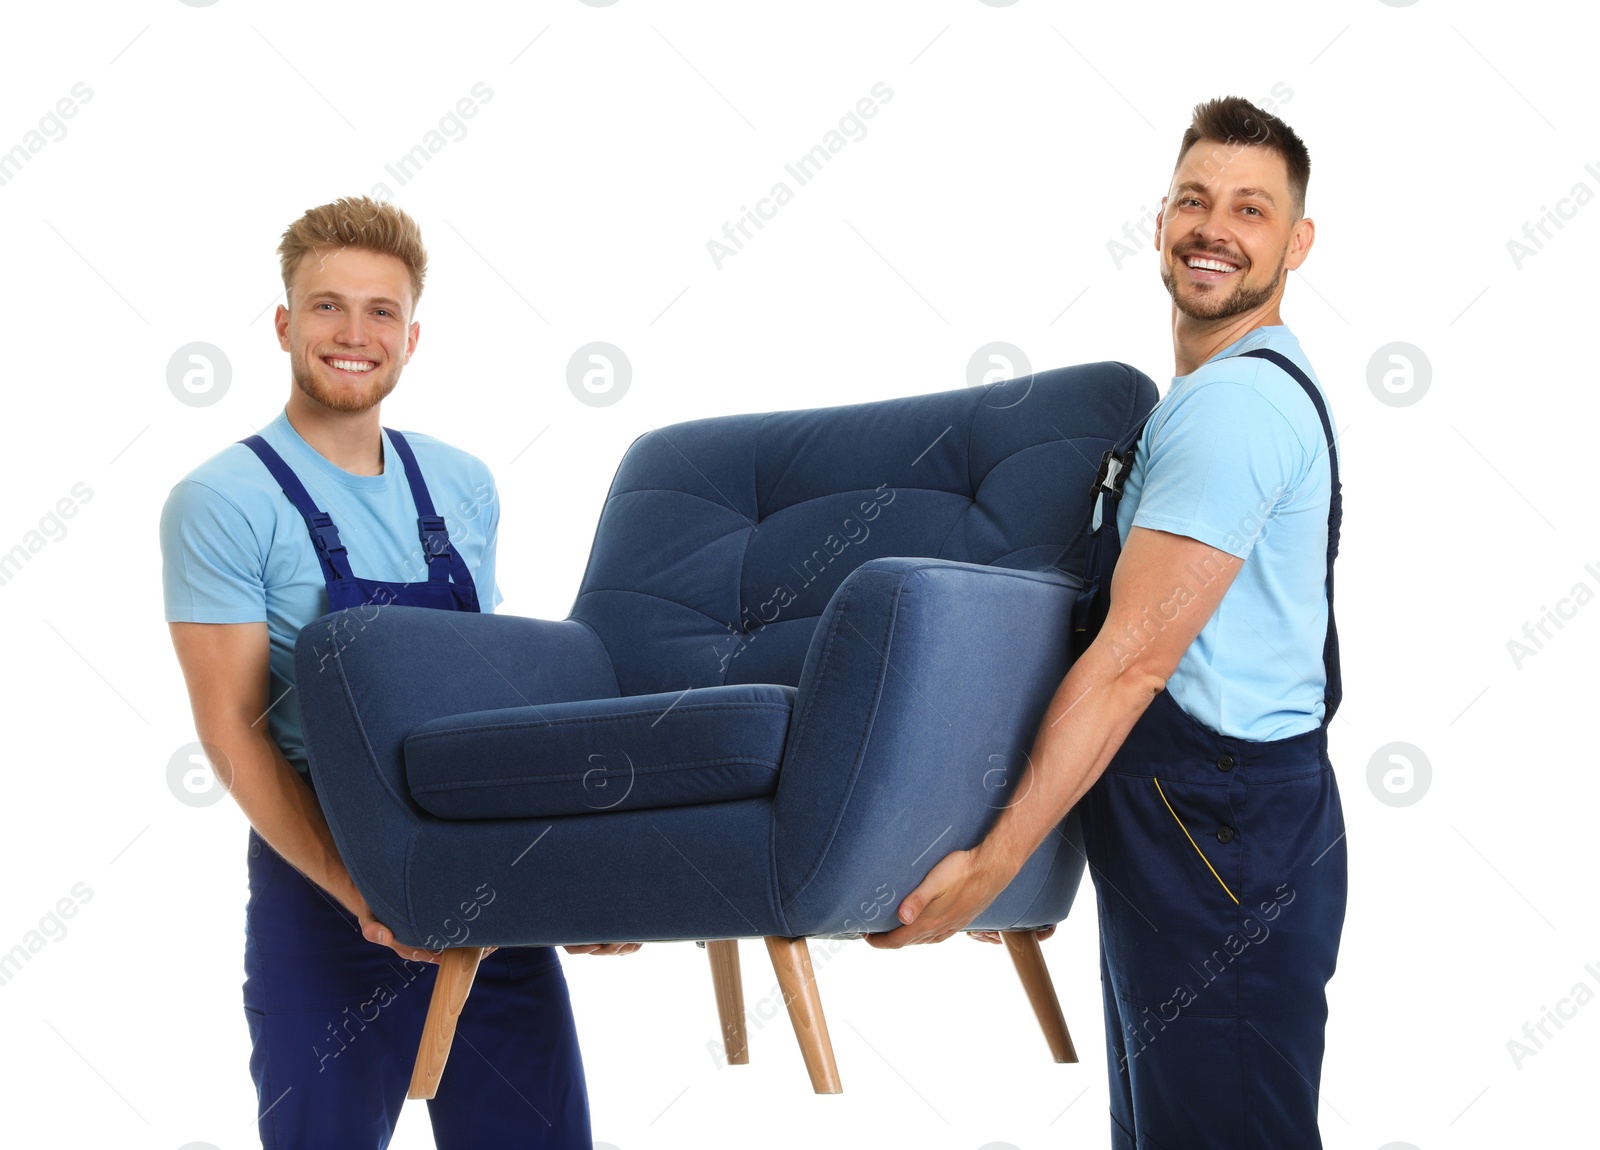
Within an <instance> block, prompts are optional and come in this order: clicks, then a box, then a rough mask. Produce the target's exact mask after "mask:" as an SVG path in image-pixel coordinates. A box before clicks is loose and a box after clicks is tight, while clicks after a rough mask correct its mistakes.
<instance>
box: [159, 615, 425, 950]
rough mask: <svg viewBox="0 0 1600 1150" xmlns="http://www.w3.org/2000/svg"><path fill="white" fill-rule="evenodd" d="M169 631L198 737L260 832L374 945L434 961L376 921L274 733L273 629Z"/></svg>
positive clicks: (231, 626) (197, 626) (205, 626)
mask: <svg viewBox="0 0 1600 1150" xmlns="http://www.w3.org/2000/svg"><path fill="white" fill-rule="evenodd" d="M168 626H169V628H170V629H171V631H172V645H173V647H174V649H175V650H176V651H177V653H178V665H179V666H180V667H181V668H182V670H183V678H184V682H185V683H186V684H187V685H188V688H189V704H190V707H191V708H192V710H193V711H194V723H195V731H196V733H197V734H198V735H199V736H200V741H201V743H203V744H205V746H206V748H207V753H208V755H209V756H210V757H211V759H212V765H213V767H214V768H215V769H216V770H217V773H218V776H219V779H218V781H219V782H221V783H222V784H223V785H224V786H225V787H226V788H227V789H228V793H229V794H231V795H232V796H233V799H234V801H235V802H237V803H238V804H239V809H240V810H242V811H244V814H245V817H246V818H248V819H249V820H250V824H251V825H252V826H254V827H255V829H256V833H257V834H259V835H260V836H261V837H262V838H263V839H265V840H266V841H267V844H268V845H269V846H271V847H272V849H273V850H275V851H277V852H278V853H279V854H280V855H282V856H283V857H284V859H286V860H287V861H288V862H289V864H290V865H291V866H293V867H294V868H295V869H296V870H298V871H300V873H302V874H304V875H305V876H306V877H307V878H309V879H310V880H311V881H312V882H314V883H316V884H317V885H318V886H319V887H321V888H322V889H323V890H324V891H326V892H328V894H329V895H330V896H331V897H332V898H333V899H335V900H337V901H338V902H339V903H340V904H341V905H342V906H344V908H345V909H346V910H348V911H349V912H350V913H351V914H353V915H355V916H356V918H357V919H358V920H359V921H360V923H361V926H362V933H363V934H364V935H366V937H367V938H369V939H371V940H372V941H374V942H380V943H384V944H386V945H390V946H393V947H394V949H395V950H396V951H397V952H398V953H400V954H401V955H403V956H405V957H406V958H416V959H422V960H424V961H427V960H428V959H430V958H431V957H432V956H431V955H430V952H428V951H425V950H417V949H414V948H412V947H408V946H400V945H398V944H396V943H395V942H394V941H393V939H394V936H393V935H392V934H390V933H389V932H388V930H387V928H385V927H383V924H381V923H378V922H376V920H375V919H374V917H373V914H372V910H371V908H370V907H368V906H367V903H366V900H365V899H364V898H362V897H361V893H360V891H358V890H357V889H356V886H355V883H354V882H352V881H351V879H350V872H349V871H348V870H347V869H346V868H345V865H344V861H343V860H342V859H341V858H340V857H339V851H338V848H337V847H336V846H334V842H333V834H332V832H331V831H330V830H329V829H328V822H327V819H325V818H324V817H323V814H322V808H321V806H319V805H318V803H317V797H316V795H315V794H314V793H313V792H312V790H311V788H310V787H308V786H307V785H306V784H305V783H304V782H303V781H301V779H300V777H299V775H298V773H297V772H296V771H295V769H294V768H293V767H291V766H290V765H289V761H288V760H287V759H285V758H284V757H283V752H282V751H281V750H280V749H279V748H278V745H277V743H275V742H274V741H273V740H272V737H271V735H270V734H269V733H268V729H267V715H266V712H267V708H268V705H269V700H268V698H267V691H268V678H269V676H268V640H267V625H266V624H265V623H170V624H168ZM369 924H370V926H369Z"/></svg>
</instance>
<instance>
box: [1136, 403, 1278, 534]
mask: <svg viewBox="0 0 1600 1150" xmlns="http://www.w3.org/2000/svg"><path fill="white" fill-rule="evenodd" d="M1145 438H1146V439H1147V440H1148V441H1149V442H1148V447H1149V456H1148V459H1147V461H1146V463H1145V470H1144V484H1143V487H1142V489H1141V491H1140V494H1139V506H1138V509H1137V511H1136V512H1135V513H1134V516H1133V522H1132V526H1134V527H1148V528H1153V529H1155V530H1157V531H1170V532H1172V533H1173V534H1175V535H1186V536H1188V537H1190V538H1192V539H1198V540H1199V541H1200V542H1202V543H1207V544H1210V545H1211V546H1212V547H1215V548H1217V549H1218V550H1219V551H1225V552H1227V553H1228V554H1229V555H1233V556H1236V557H1238V558H1240V559H1244V558H1247V557H1248V556H1249V554H1250V551H1251V549H1252V548H1253V547H1254V546H1255V543H1256V540H1257V539H1258V538H1259V537H1260V535H1261V533H1262V529H1263V528H1264V526H1265V525H1266V523H1267V521H1268V520H1269V519H1270V518H1271V516H1272V514H1273V513H1274V511H1275V509H1276V508H1277V506H1278V504H1279V502H1280V501H1282V500H1283V499H1284V498H1285V496H1286V493H1287V492H1289V491H1291V490H1292V488H1293V486H1294V483H1295V476H1296V475H1298V474H1299V473H1300V470H1301V462H1300V456H1301V455H1302V454H1303V452H1302V450H1301V447H1300V443H1299V439H1298V438H1297V436H1296V435H1295V432H1294V429H1293V427H1292V426H1291V425H1290V424H1289V422H1288V421H1287V420H1286V419H1285V418H1284V417H1283V414H1282V413H1281V412H1280V411H1279V410H1278V409H1277V408H1276V407H1274V406H1273V405H1272V403H1271V402H1269V401H1268V400H1267V399H1266V398H1265V397H1264V396H1262V395H1261V394H1260V393H1259V392H1257V391H1256V390H1255V389H1254V388H1252V387H1250V386H1247V385H1244V384H1235V383H1228V382H1217V383H1211V384H1207V385H1206V386H1204V387H1200V388H1196V389H1195V391H1194V392H1193V393H1191V394H1189V395H1186V396H1184V397H1183V401H1182V403H1180V404H1178V405H1176V406H1175V407H1174V408H1173V410H1172V412H1171V413H1170V414H1169V415H1168V416H1167V418H1166V419H1165V420H1163V422H1162V424H1161V426H1160V429H1159V431H1158V432H1157V433H1156V434H1155V435H1154V436H1153V437H1152V436H1151V435H1150V433H1149V429H1146V434H1145Z"/></svg>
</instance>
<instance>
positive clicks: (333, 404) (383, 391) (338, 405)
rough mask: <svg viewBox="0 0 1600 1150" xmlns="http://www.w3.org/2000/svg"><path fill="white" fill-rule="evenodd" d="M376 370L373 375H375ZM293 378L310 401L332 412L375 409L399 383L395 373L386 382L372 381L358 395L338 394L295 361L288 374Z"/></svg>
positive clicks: (380, 380)
mask: <svg viewBox="0 0 1600 1150" xmlns="http://www.w3.org/2000/svg"><path fill="white" fill-rule="evenodd" d="M377 370H378V369H376V368H374V369H373V373H374V374H376V373H377ZM290 374H291V375H292V376H293V377H294V385H295V386H296V387H298V388H299V389H300V391H301V392H302V393H303V394H305V395H306V396H307V397H308V398H310V399H311V400H312V401H314V402H316V403H319V404H321V405H322V406H323V407H326V408H329V409H330V410H332V411H345V412H361V411H368V410H370V409H371V408H374V407H376V406H377V405H378V404H380V403H382V402H383V401H384V399H386V398H387V397H388V395H389V393H390V392H391V391H393V390H394V389H395V385H396V384H397V383H399V382H400V374H399V372H396V373H395V374H394V375H393V376H392V377H391V378H389V379H388V380H387V381H385V380H383V379H382V378H379V379H375V380H373V381H372V382H371V383H370V384H369V385H368V386H367V387H366V389H365V390H364V391H362V392H361V393H359V394H351V393H349V392H344V393H339V392H334V391H331V390H329V389H328V388H326V387H324V386H323V384H322V382H321V381H320V380H318V379H317V377H316V376H315V375H313V374H312V372H311V370H310V369H309V368H307V367H305V366H304V365H303V364H301V363H299V362H298V361H296V363H295V365H294V370H293V371H292V372H291V373H290Z"/></svg>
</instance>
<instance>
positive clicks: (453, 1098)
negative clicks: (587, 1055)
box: [161, 197, 637, 1150]
mask: <svg viewBox="0 0 1600 1150" xmlns="http://www.w3.org/2000/svg"><path fill="white" fill-rule="evenodd" d="M278 254H279V257H280V261H281V267H282V274H283V282H284V289H285V292H286V299H285V303H284V304H283V305H281V306H279V308H278V309H277V314H276V318H275V326H276V330H277V335H278V343H279V346H280V347H282V348H283V350H284V351H285V352H287V353H288V355H289V370H290V376H291V380H292V385H291V387H290V390H289V399H288V403H287V405H286V406H285V408H284V410H283V411H282V412H281V413H280V414H279V415H278V416H277V418H275V419H274V420H272V421H271V422H270V423H268V424H267V425H266V426H265V427H263V428H262V429H261V430H260V432H259V433H258V434H257V435H253V436H250V437H249V438H247V439H245V440H242V441H240V442H239V443H235V444H232V445H230V446H229V447H226V448H224V449H223V450H222V451H221V452H219V453H217V454H216V455H214V456H212V457H211V458H210V459H208V460H206V461H205V462H204V463H202V464H201V465H200V466H198V467H196V468H195V469H194V470H193V471H191V472H190V473H189V474H188V475H187V476H186V477H185V478H184V479H183V480H181V481H180V482H179V483H178V484H177V485H176V486H174V487H173V489H172V492H171V494H170V495H169V496H168V498H167V502H166V506H165V507H164V508H163V510H162V515H161V546H162V558H163V585H164V590H165V599H166V618H167V621H168V622H169V624H170V627H171V632H172V641H173V646H174V647H175V648H176V651H177V655H178V662H179V665H180V666H181V668H182V670H183V675H184V679H185V682H186V683H187V685H188V690H189V698H190V703H191V705H192V707H193V710H194V716H195V726H196V729H197V731H198V733H199V736H200V739H201V742H202V744H203V745H204V746H205V747H206V748H207V753H208V757H209V758H210V759H211V761H212V764H213V767H214V768H215V770H216V771H217V774H218V776H219V779H220V781H221V782H222V784H223V785H224V786H226V787H227V788H228V790H229V793H230V794H231V795H232V796H233V798H234V799H235V801H237V802H238V804H239V807H240V809H241V810H243V811H244V813H245V816H246V817H247V818H248V819H249V821H250V824H251V830H250V835H249V848H248V855H249V862H248V867H249V886H250V899H249V904H248V908H247V910H246V917H245V932H246V933H245V983H244V1006H245V1016H246V1019H247V1021H248V1024H249V1030H250V1039H251V1045H252V1052H251V1058H250V1070H251V1075H252V1077H253V1078H254V1079H255V1084H256V1090H257V1096H258V1127H259V1130H260V1134H261V1140H262V1143H263V1145H264V1146H266V1147H268V1148H274V1147H284V1148H290V1147H292V1148H294V1150H309V1148H313V1147H332V1148H337V1150H358V1148H365V1147H374V1148H378V1147H383V1146H386V1145H388V1142H389V1139H390V1137H391V1135H392V1134H393V1131H394V1126H395V1123H396V1121H397V1120H398V1118H399V1113H400V1108H401V1105H402V1103H403V1102H404V1100H405V1096H406V1088H407V1083H408V1080H409V1078H410V1074H411V1067H412V1060H413V1058H414V1057H415V1054H416V1051H417V1045H418V1041H419V1038H420V1036H421V1032H422V1023H423V1019H424V1017H425V1015H426V1013H427V1008H428V1003H429V999H430V997H431V995H432V987H433V981H434V976H435V974H436V972H437V969H438V968H437V964H436V952H435V951H429V950H417V949H415V948H412V947H409V946H404V945H401V944H400V943H398V942H396V941H395V940H394V938H393V936H392V935H391V934H390V932H389V930H388V928H387V927H385V926H384V924H383V923H381V922H379V921H378V920H377V918H376V917H375V916H374V914H373V913H372V910H371V909H370V908H369V907H368V905H367V903H366V901H365V900H364V899H363V898H362V895H361V893H360V891H359V890H358V889H357V888H356V886H355V883H354V882H353V881H352V880H351V877H350V874H349V872H348V871H347V870H346V869H345V865H344V863H343V861H342V860H341V859H340V857H339V853H338V850H337V848H336V847H335V845H334V841H333V837H332V834H331V832H330V831H329V828H328V824H327V821H326V820H325V818H324V817H323V813H322V809H321V807H320V806H319V805H318V802H317V797H316V794H315V792H314V790H313V786H312V779H311V776H310V774H309V772H308V768H307V763H306V754H305V748H304V743H303V740H302V738H301V731H300V718H299V707H298V705H297V699H296V694H295V689H294V688H295V664H294V647H295V640H296V638H297V637H298V635H299V633H300V629H301V628H302V627H303V626H304V625H305V624H307V623H309V622H310V621H311V620H313V619H315V618H317V617H318V616H321V615H324V614H326V613H327V612H328V611H330V610H339V609H341V608H349V607H356V606H360V607H362V608H363V609H365V610H381V609H382V607H383V606H384V605H387V604H390V603H394V604H401V605H411V606H422V607H432V608H438V609H441V610H458V611H478V610H490V611H492V610H493V609H494V607H495V606H496V605H497V604H498V603H499V602H500V599H501V596H500V593H499V590H498V588H497V587H496V585H495V579H494V562H495V533H496V528H497V526H498V523H499V513H500V504H499V499H498V496H497V493H496V490H495V485H494V479H493V477H492V476H491V475H490V473H489V469H488V468H487V467H486V466H485V465H484V464H483V463H482V461H480V460H478V459H476V458H475V457H473V456H472V455H469V454H468V453H466V452H465V451H461V450H460V449H458V448H455V447H451V446H450V445H449V444H446V443H443V442H441V441H440V440H438V439H435V438H433V437H432V436H428V435H423V434H421V433H418V432H405V433H403V434H402V433H400V432H397V431H394V430H392V429H389V428H384V427H382V426H381V425H380V424H379V415H378V412H379V405H380V404H381V403H382V401H383V399H384V397H385V396H387V395H388V394H389V393H390V392H391V391H393V390H394V387H395V385H396V384H397V383H398V382H399V380H400V373H401V370H402V369H403V368H404V367H405V365H406V364H407V363H408V362H409V361H410V359H411V356H412V354H413V353H414V352H415V351H416V347H417V338H418V334H419V332H420V325H418V324H417V323H416V321H415V320H414V319H413V318H412V316H413V314H414V312H415V309H416V305H417V300H418V298H419V297H420V296H421V294H422V285H423V279H424V276H425V274H426V271H427V254H426V252H425V250H424V248H423V245H422V236H421V233H420V231H419V229H418V228H417V225H416V223H415V222H414V221H413V220H412V219H411V218H410V217H409V216H407V215H406V213H405V212H403V211H401V210H400V209H398V208H396V207H394V206H393V205H390V204H386V203H379V202H375V201H373V200H370V199H367V198H365V197H362V198H357V199H340V200H337V201H335V202H334V203H330V204H324V205H322V206H320V207H316V208H312V209H311V210H310V211H308V212H306V213H305V215H304V216H302V217H301V218H300V219H298V220H296V221H295V222H294V223H293V224H291V225H290V226H289V228H288V230H287V231H285V232H284V234H283V239H282V243H281V244H280V245H279V248H278ZM435 508H437V509H438V510H439V511H440V512H442V515H440V514H435ZM418 657H419V658H426V652H418ZM263 720H265V722H264V723H263ZM473 898H474V900H475V901H476V902H477V903H479V904H481V906H479V907H478V910H477V911H475V912H474V914H473V915H472V917H475V916H476V913H478V912H480V911H482V912H485V913H492V911H484V908H486V907H488V906H489V904H490V903H491V902H492V899H493V892H492V891H483V890H480V891H478V892H475V893H474V894H473ZM463 917H468V916H467V915H465V914H464V916H463ZM440 929H441V932H444V931H446V930H447V929H448V928H447V927H445V926H444V925H443V924H441V927H440ZM462 941H463V939H461V938H459V937H449V938H445V937H441V938H439V939H438V945H440V946H443V945H446V944H449V945H460V943H461V942H462ZM430 945H432V942H431V940H430ZM568 949H569V950H573V951H575V952H576V951H585V952H589V953H609V954H617V953H627V952H628V951H630V950H633V949H637V947H636V946H635V945H634V944H613V945H611V946H608V947H577V948H568ZM455 1052H456V1053H455V1056H454V1057H453V1058H452V1059H451V1060H450V1062H449V1064H448V1066H447V1067H446V1070H445V1074H444V1077H443V1079H442V1081H441V1082H440V1084H439V1088H438V1092H437V1095H436V1097H434V1098H433V1099H432V1100H430V1101H429V1103H428V1106H429V1117H430V1119H431V1120H432V1124H433V1130H434V1137H435V1141H436V1144H437V1145H438V1146H440V1147H441V1148H445V1150H457V1148H458V1150H469V1148H470V1150H480V1148H482V1147H490V1146H493V1147H497V1148H509V1147H547V1148H556V1147H560V1148H562V1150H570V1148H579V1147H581V1148H582V1150H588V1148H589V1146H590V1145H591V1138H590V1129H589V1111H588V1094H587V1090H586V1087H585V1081H584V1073H583V1063H582V1060H581V1057H580V1054H579V1049H578V1038H577V1033H576V1031H575V1029H574V1026H573V1020H572V1010H571V1005H570V1003H569V1000H568V995H567V986H566V980H565V977H564V975H563V974H562V971H561V964H560V962H559V960H558V958H557V956H556V953H555V950H554V949H553V948H549V947H534V948H502V949H500V950H497V951H495V952H494V953H492V954H491V955H489V957H488V958H486V959H485V960H484V962H483V963H482V965H481V966H480V967H479V969H478V973H477V978H476V981H475V984H474V988H473V992H472V995H471V997H470V999H469V1000H468V1002H467V1004H466V1008H465V1010H464V1011H463V1013H462V1015H461V1018H460V1022H459V1029H458V1032H457V1041H456V1043H455Z"/></svg>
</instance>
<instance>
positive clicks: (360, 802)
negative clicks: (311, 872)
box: [295, 606, 618, 929]
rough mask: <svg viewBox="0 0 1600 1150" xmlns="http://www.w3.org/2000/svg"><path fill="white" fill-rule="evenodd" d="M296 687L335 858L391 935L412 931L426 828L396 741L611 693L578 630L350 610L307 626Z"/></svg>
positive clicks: (591, 639)
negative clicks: (469, 716) (470, 720)
mask: <svg viewBox="0 0 1600 1150" xmlns="http://www.w3.org/2000/svg"><path fill="white" fill-rule="evenodd" d="M295 678H296V689H297V691H298V694H299V699H300V716H301V724H302V727H303V729H304V734H305V748H306V758H307V761H308V762H309V764H310V768H311V780H312V783H313V785H314V786H315V787H316V790H317V795H318V798H319V800H320V801H321V803H322V809H323V811H324V813H325V814H326V815H327V818H328V825H329V827H330V828H331V829H332V831H333V838H334V842H335V844H336V845H337V846H338V848H339V855H340V857H341V858H343V860H344V862H345V865H346V866H347V867H348V868H349V870H350V875H351V878H352V879H353V880H354V881H355V884H356V888H357V889H358V890H360V891H361V894H362V896H363V897H364V898H365V899H366V900H367V902H368V903H369V904H371V906H372V908H373V910H374V912H375V913H377V914H378V915H379V917H381V918H385V921H387V922H389V923H390V924H391V925H392V926H393V925H396V924H398V923H404V922H407V921H409V918H410V916H409V914H407V913H405V911H404V908H405V892H404V875H405V874H406V870H407V868H406V865H405V863H406V854H407V851H408V850H409V847H410V843H411V840H412V838H413V837H414V836H415V834H416V832H417V830H418V828H419V827H420V826H421V825H422V823H423V822H424V820H431V818H432V816H430V815H428V814H426V813H425V812H424V811H423V810H422V809H421V808H420V807H418V806H417V805H416V804H415V803H414V802H413V801H412V800H411V798H410V795H409V794H408V792H407V787H406V779H405V764H404V758H403V744H404V739H405V736H406V735H407V734H408V733H409V732H410V731H411V730H412V729H413V728H414V727H416V726H417V725H418V724H419V723H424V722H427V721H428V720H430V719H436V718H439V717H441V716H445V715H454V714H460V713H462V712H466V711H481V710H486V709H490V708H498V707H516V706H526V705H530V704H539V703H556V702H565V701H568V700H572V699H592V698H600V697H614V696H616V695H617V693H618V692H617V680H616V675H615V674H614V673H613V671H612V668H611V659H610V656H609V655H608V654H607V653H606V650H605V648H604V647H603V646H602V645H601V643H600V640H599V639H598V638H596V636H595V634H594V632H593V631H591V630H590V629H589V628H588V627H586V626H584V625H583V624H582V623H578V622H573V621H564V622H559V623H557V622H550V621H548V620H544V619H527V618H522V617H519V616H516V615H483V614H477V613H473V612H464V611H439V610H433V609H430V608H425V607H401V606H385V607H366V608H360V607H357V608H351V609H349V610H346V611H336V612H333V613H331V614H328V615H324V616H322V617H321V618H320V619H317V620H315V621H313V622H312V623H309V624H307V626H306V627H305V628H304V629H303V630H302V631H301V632H300V637H299V639H298V641H297V642H296V644H295ZM353 811H359V812H360V813H361V817H360V818H359V819H351V818H348V817H346V814H347V813H348V812H353ZM396 929H399V927H398V926H396Z"/></svg>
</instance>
